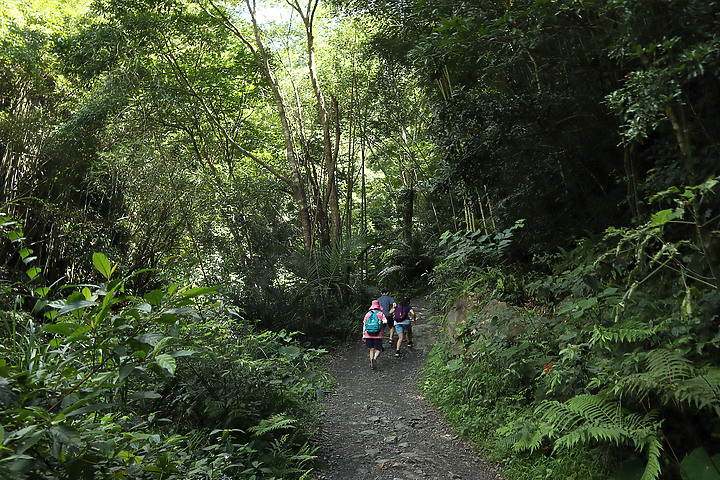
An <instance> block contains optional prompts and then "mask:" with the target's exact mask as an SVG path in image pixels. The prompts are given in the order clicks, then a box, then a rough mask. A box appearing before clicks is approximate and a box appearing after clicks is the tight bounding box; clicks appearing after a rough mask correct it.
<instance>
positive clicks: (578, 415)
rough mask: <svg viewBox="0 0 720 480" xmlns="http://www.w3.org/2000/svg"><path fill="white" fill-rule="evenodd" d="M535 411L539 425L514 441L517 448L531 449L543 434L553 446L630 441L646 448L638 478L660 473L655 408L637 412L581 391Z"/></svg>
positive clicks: (540, 442)
mask: <svg viewBox="0 0 720 480" xmlns="http://www.w3.org/2000/svg"><path fill="white" fill-rule="evenodd" d="M535 413H536V414H537V415H539V417H540V423H541V425H540V427H539V429H538V431H537V432H536V434H534V435H531V436H528V437H526V438H525V439H524V440H518V441H517V442H516V444H515V448H516V449H517V450H531V451H534V450H536V449H538V448H540V447H541V446H542V445H543V442H544V441H545V439H546V438H550V439H554V444H555V448H556V449H565V450H570V449H573V448H575V447H577V446H578V445H590V444H594V443H606V444H607V443H609V444H613V445H616V446H621V445H630V446H633V447H634V448H635V449H636V450H638V451H642V452H646V454H647V457H648V459H647V464H646V466H645V471H644V472H643V476H642V479H641V480H656V479H657V478H658V477H659V476H660V455H661V453H662V443H661V442H660V427H661V424H662V422H661V421H659V420H658V413H659V412H657V411H651V412H649V413H648V414H646V415H639V414H636V413H631V412H629V411H627V410H626V409H624V408H622V406H621V405H620V404H619V403H615V402H610V401H608V400H606V399H604V398H602V397H600V396H598V395H590V394H584V395H578V396H576V397H573V398H571V399H570V400H568V401H566V402H558V401H555V400H552V401H545V402H543V403H542V404H541V405H540V406H539V407H538V408H537V409H536V410H535Z"/></svg>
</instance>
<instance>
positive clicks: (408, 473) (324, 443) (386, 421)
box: [318, 298, 502, 480]
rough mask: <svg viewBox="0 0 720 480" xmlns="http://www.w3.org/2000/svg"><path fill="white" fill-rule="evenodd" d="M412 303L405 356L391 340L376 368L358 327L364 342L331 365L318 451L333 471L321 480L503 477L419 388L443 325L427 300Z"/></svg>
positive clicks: (479, 479) (478, 479) (488, 479)
mask: <svg viewBox="0 0 720 480" xmlns="http://www.w3.org/2000/svg"><path fill="white" fill-rule="evenodd" d="M413 305H414V307H415V311H416V312H417V313H418V323H417V324H416V325H415V326H414V327H413V332H414V343H415V347H414V348H412V349H409V348H407V344H404V345H403V350H402V356H401V357H400V358H395V356H394V351H393V349H392V348H388V343H387V340H385V343H384V346H385V348H386V350H385V352H383V353H382V354H381V355H380V358H379V360H378V368H377V369H376V370H371V369H370V363H369V359H368V352H367V349H366V348H365V345H364V343H363V342H362V340H361V339H360V333H359V332H360V326H359V325H358V338H357V340H354V341H353V342H352V344H351V346H350V348H349V349H348V351H347V352H346V353H345V354H344V355H342V356H341V357H338V358H337V359H335V360H334V361H333V362H332V364H331V366H330V373H331V374H332V376H333V377H335V379H336V381H337V386H336V391H335V393H333V394H331V395H329V396H328V397H327V399H326V401H325V412H324V415H323V422H322V425H321V431H320V438H319V440H320V450H319V452H318V454H319V455H320V458H321V459H322V460H323V461H325V462H326V463H327V464H328V468H327V470H326V471H325V472H322V473H321V474H320V475H319V477H318V478H319V479H322V480H371V479H372V480H375V479H378V480H379V479H390V480H412V479H428V478H430V479H471V480H491V479H492V480H496V479H501V478H502V477H501V476H500V474H499V469H498V468H497V467H495V466H490V465H488V464H487V463H486V462H484V461H483V460H482V459H481V458H480V457H479V456H478V455H477V454H476V453H475V452H473V450H472V449H471V448H470V447H469V446H468V445H467V444H466V443H465V442H463V441H462V440H460V439H459V438H458V437H457V435H456V434H454V433H453V432H452V430H451V429H450V427H448V426H447V425H446V424H445V423H444V421H443V419H442V417H441V415H440V414H438V413H437V412H436V411H435V409H434V408H433V407H432V406H431V405H430V403H429V402H427V401H426V400H425V399H424V398H422V396H420V394H419V392H418V390H417V387H416V384H417V382H418V380H419V378H420V369H421V368H422V366H423V365H424V363H425V360H426V359H427V356H428V353H429V352H430V350H431V349H432V347H433V345H434V344H435V337H436V333H437V329H438V327H437V326H436V325H433V324H430V323H428V318H429V317H430V312H429V311H428V308H427V305H426V302H425V301H424V299H422V298H419V299H415V300H414V302H413Z"/></svg>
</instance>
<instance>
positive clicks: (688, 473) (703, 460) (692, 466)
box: [680, 448, 720, 480]
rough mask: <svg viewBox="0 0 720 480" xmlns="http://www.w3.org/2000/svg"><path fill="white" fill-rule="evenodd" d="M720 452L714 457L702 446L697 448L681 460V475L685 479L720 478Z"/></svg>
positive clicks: (703, 479)
mask: <svg viewBox="0 0 720 480" xmlns="http://www.w3.org/2000/svg"><path fill="white" fill-rule="evenodd" d="M718 466H720V454H716V455H713V457H712V458H710V456H709V455H708V454H707V452H706V451H705V450H704V449H702V448H696V449H695V450H693V451H692V452H690V453H689V454H688V455H687V456H686V457H685V458H684V459H683V461H682V462H680V476H681V477H682V479H683V480H720V473H718Z"/></svg>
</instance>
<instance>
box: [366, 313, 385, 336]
mask: <svg viewBox="0 0 720 480" xmlns="http://www.w3.org/2000/svg"><path fill="white" fill-rule="evenodd" d="M381 328H382V322H381V321H380V319H379V318H378V316H377V313H375V310H370V316H369V317H368V319H367V320H366V321H365V331H366V332H367V333H369V334H370V335H377V334H378V333H380V329H381Z"/></svg>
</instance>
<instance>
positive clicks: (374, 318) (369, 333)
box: [363, 300, 387, 370]
mask: <svg viewBox="0 0 720 480" xmlns="http://www.w3.org/2000/svg"><path fill="white" fill-rule="evenodd" d="M386 324H387V318H386V317H385V314H384V313H383V312H382V307H381V306H380V302H378V301H377V300H373V301H372V305H371V306H370V310H369V311H368V312H367V313H366V314H365V318H363V340H365V346H366V347H367V348H368V350H369V351H370V369H371V370H375V367H376V364H377V358H378V357H379V356H380V352H382V351H383V346H382V344H383V325H386Z"/></svg>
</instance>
